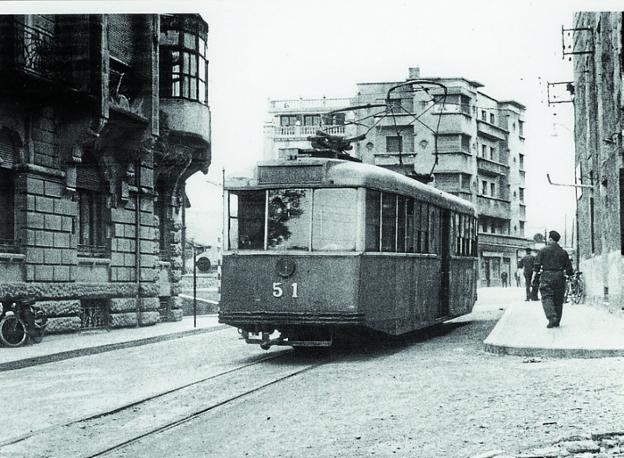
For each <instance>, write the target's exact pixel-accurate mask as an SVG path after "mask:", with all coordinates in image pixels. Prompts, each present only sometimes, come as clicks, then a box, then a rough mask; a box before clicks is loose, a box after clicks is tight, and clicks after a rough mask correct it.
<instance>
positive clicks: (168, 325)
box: [0, 314, 226, 372]
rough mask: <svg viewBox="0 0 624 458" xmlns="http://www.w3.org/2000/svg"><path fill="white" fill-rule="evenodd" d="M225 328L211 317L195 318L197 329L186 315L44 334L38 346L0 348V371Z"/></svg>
mask: <svg viewBox="0 0 624 458" xmlns="http://www.w3.org/2000/svg"><path fill="white" fill-rule="evenodd" d="M225 327H226V325H221V324H219V323H218V320H217V315H216V314H211V315H198V316H197V327H193V317H192V316H186V317H184V318H183V319H182V321H176V322H165V323H159V324H156V325H154V326H145V327H141V328H123V329H113V330H111V331H107V330H97V331H85V332H81V333H76V334H59V335H46V336H44V338H43V341H42V342H41V343H40V344H29V345H26V346H24V347H18V348H7V347H2V346H0V372H1V371H7V370H12V369H19V368H22V367H28V366H34V365H37V364H45V363H49V362H53V361H61V360H64V359H69V358H75V357H78V356H86V355H93V354H96V353H102V352H105V351H112V350H118V349H121V348H129V347H135V346H139V345H146V344H150V343H154V342H161V341H163V340H171V339H177V338H179V337H183V336H187V335H193V334H198V333H203V332H211V331H215V330H218V329H223V328H225Z"/></svg>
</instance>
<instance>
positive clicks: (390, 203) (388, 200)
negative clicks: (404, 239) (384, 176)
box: [381, 192, 397, 252]
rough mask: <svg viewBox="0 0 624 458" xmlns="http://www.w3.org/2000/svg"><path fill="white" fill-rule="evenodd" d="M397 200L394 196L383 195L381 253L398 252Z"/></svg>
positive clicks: (383, 193) (384, 193)
mask: <svg viewBox="0 0 624 458" xmlns="http://www.w3.org/2000/svg"><path fill="white" fill-rule="evenodd" d="M396 200H397V197H396V196H395V195H394V194H390V193H386V192H382V193H381V203H382V205H381V251H386V252H387V251H396V245H395V241H396V223H397V222H396V216H397V213H396Z"/></svg>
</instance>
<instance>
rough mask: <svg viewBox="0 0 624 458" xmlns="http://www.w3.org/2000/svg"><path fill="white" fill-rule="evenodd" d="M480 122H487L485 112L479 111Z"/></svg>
mask: <svg viewBox="0 0 624 458" xmlns="http://www.w3.org/2000/svg"><path fill="white" fill-rule="evenodd" d="M481 120H482V121H487V113H486V112H485V110H481Z"/></svg>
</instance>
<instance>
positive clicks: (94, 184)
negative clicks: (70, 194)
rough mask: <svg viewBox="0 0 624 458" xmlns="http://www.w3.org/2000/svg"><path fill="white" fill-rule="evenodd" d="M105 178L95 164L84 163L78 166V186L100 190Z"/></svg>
mask: <svg viewBox="0 0 624 458" xmlns="http://www.w3.org/2000/svg"><path fill="white" fill-rule="evenodd" d="M102 183H103V180H102V178H101V176H100V173H99V171H98V169H97V166H95V165H93V164H84V165H79V166H78V171H77V174H76V188H80V189H88V190H90V191H99V190H101V189H102Z"/></svg>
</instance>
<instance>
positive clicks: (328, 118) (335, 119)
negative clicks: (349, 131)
mask: <svg viewBox="0 0 624 458" xmlns="http://www.w3.org/2000/svg"><path fill="white" fill-rule="evenodd" d="M344 123H345V114H344V113H333V114H329V115H323V124H325V125H326V126H342V125H344Z"/></svg>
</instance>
